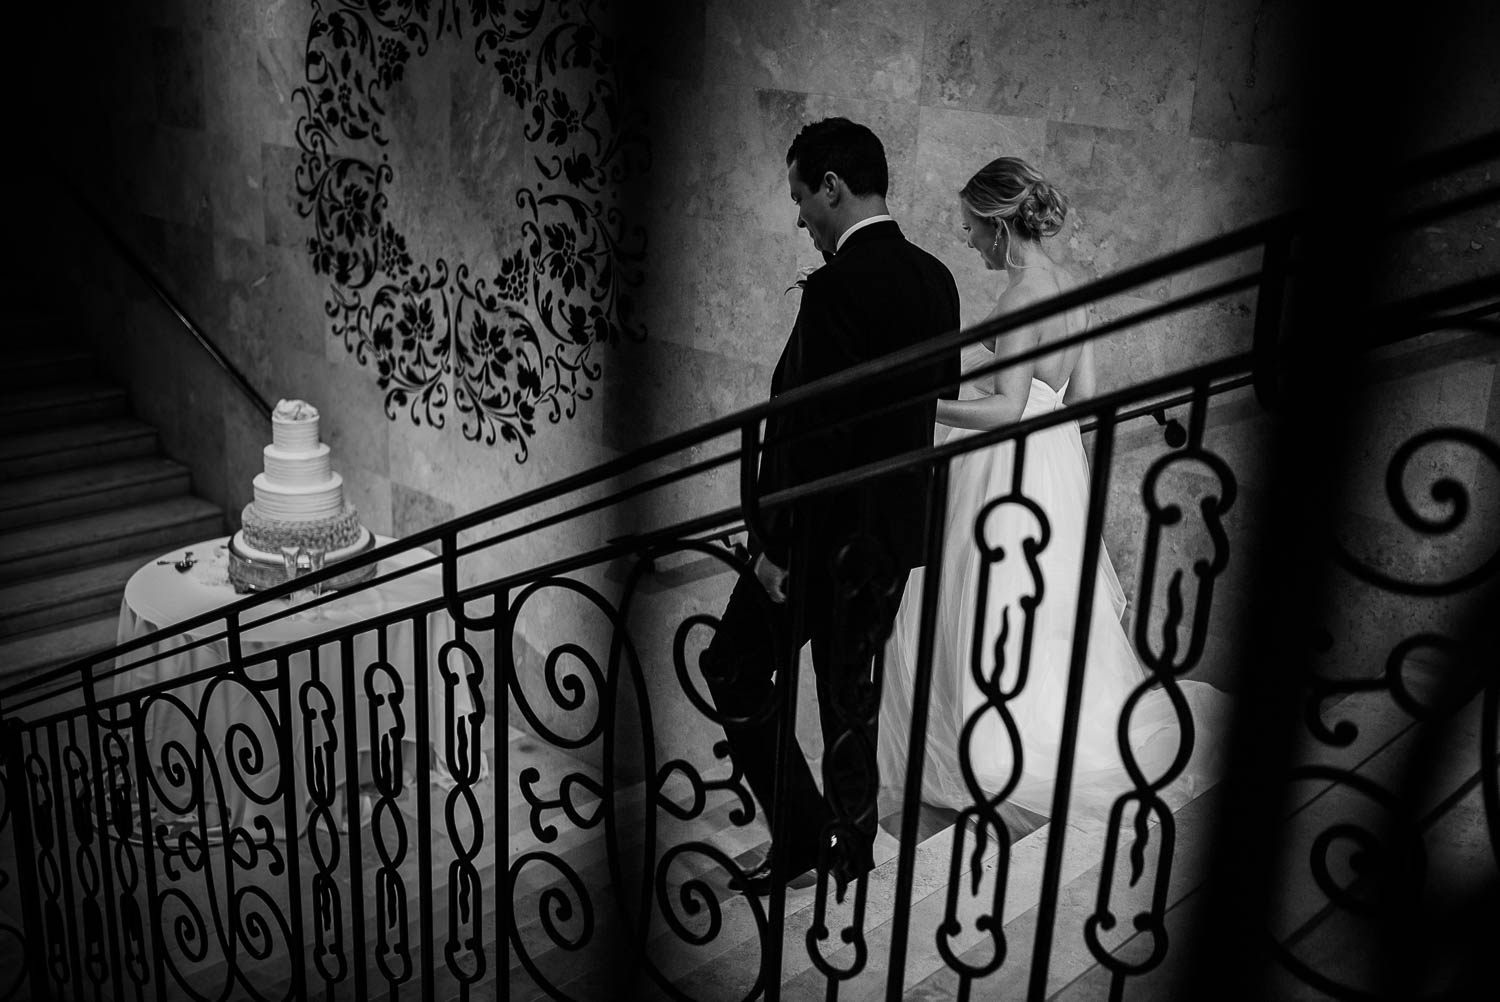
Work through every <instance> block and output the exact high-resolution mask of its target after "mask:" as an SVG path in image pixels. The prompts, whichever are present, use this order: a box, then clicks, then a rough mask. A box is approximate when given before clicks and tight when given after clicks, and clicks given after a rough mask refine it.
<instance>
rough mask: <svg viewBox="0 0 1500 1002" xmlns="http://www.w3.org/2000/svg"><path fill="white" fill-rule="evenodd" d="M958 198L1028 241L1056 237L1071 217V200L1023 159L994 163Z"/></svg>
mask: <svg viewBox="0 0 1500 1002" xmlns="http://www.w3.org/2000/svg"><path fill="white" fill-rule="evenodd" d="M958 197H959V198H961V199H963V200H964V201H965V202H966V203H968V206H969V208H970V209H972V210H973V212H974V215H976V216H979V217H980V218H982V219H990V220H994V221H995V223H996V224H997V225H999V224H1002V223H1003V224H1005V226H1006V227H1007V228H1010V229H1014V230H1015V232H1016V233H1018V234H1020V235H1021V236H1022V237H1025V238H1027V239H1028V240H1040V239H1041V238H1042V237H1050V236H1052V235H1053V234H1054V233H1056V232H1057V231H1058V230H1060V229H1062V224H1063V219H1064V218H1066V217H1067V215H1068V199H1067V197H1066V196H1065V195H1063V193H1062V192H1060V191H1058V190H1057V189H1056V188H1054V187H1052V185H1050V184H1048V183H1047V179H1046V178H1044V177H1042V175H1041V174H1040V173H1039V172H1038V171H1037V169H1036V168H1035V167H1033V166H1031V165H1030V164H1028V163H1027V162H1026V161H1024V160H1022V159H1021V158H1019V157H999V158H998V159H995V160H991V161H990V162H989V163H987V164H985V165H984V167H982V168H981V169H980V170H979V172H978V173H977V174H975V175H974V176H973V177H971V178H969V183H968V184H966V185H964V186H963V189H962V190H961V191H959V193H958Z"/></svg>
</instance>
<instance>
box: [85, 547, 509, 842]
mask: <svg viewBox="0 0 1500 1002" xmlns="http://www.w3.org/2000/svg"><path fill="white" fill-rule="evenodd" d="M388 542H390V540H389V539H385V538H380V539H378V543H379V544H382V545H383V544H385V543H388ZM225 543H227V539H214V540H208V541H206V542H203V543H198V544H194V545H193V546H189V547H185V548H182V549H177V550H172V551H170V552H168V553H166V554H163V555H162V556H161V558H159V559H158V560H154V561H151V562H149V563H147V564H146V565H145V566H144V567H142V568H140V569H139V570H138V571H136V573H135V574H134V575H133V576H132V577H131V579H130V581H129V583H128V584H127V585H126V588H125V596H124V599H123V600H122V602H121V604H120V620H119V630H118V639H119V641H120V642H121V643H124V642H126V641H129V640H134V639H136V638H138V637H142V636H145V635H147V634H149V633H153V632H155V631H157V630H159V629H161V628H163V627H170V626H171V625H172V624H173V623H176V622H181V621H183V620H186V619H188V618H191V617H193V616H196V615H199V614H201V613H204V612H208V611H211V610H212V609H216V608H220V607H222V606H225V605H228V604H230V603H232V602H234V601H236V600H237V599H239V598H241V597H242V596H239V595H236V594H235V592H234V589H233V587H232V586H231V585H230V584H229V581H228V577H227V558H226V555H225V551H224V549H223V547H224V544H225ZM187 551H191V553H192V554H193V556H194V557H195V558H196V559H197V563H195V564H194V565H193V566H192V567H191V568H190V569H189V570H188V571H186V572H179V571H178V570H177V569H176V568H175V567H174V566H173V564H174V562H176V561H178V560H180V559H181V558H182V557H183V555H184V553H185V552H187ZM431 556H432V554H431V553H429V552H428V551H426V550H414V551H408V552H406V553H402V554H399V555H398V556H396V557H395V558H393V559H388V560H384V561H381V563H380V567H379V573H380V574H381V575H385V574H388V573H390V572H391V571H394V570H397V569H399V568H401V567H406V566H410V565H411V564H413V563H418V562H420V561H422V560H425V559H428V558H430V557H431ZM441 592H442V580H441V574H440V572H439V570H438V568H436V567H432V568H428V569H426V570H423V571H419V572H417V573H415V574H412V575H408V576H406V577H403V578H400V579H398V580H396V581H392V582H389V583H387V584H383V585H380V586H379V587H376V588H371V589H367V590H366V591H363V592H360V593H357V594H353V595H349V596H342V597H339V598H337V599H335V600H333V601H331V602H329V603H327V604H326V605H324V606H322V607H321V608H319V609H316V610H311V611H302V612H295V613H293V615H292V616H289V617H283V618H282V619H280V620H277V621H275V622H271V623H265V624H262V625H259V626H255V625H251V626H249V627H247V628H245V629H244V631H243V633H242V636H241V653H242V655H243V658H244V659H245V660H249V659H251V658H253V657H255V656H256V655H258V654H260V653H262V652H264V651H267V650H269V649H271V648H275V647H279V646H281V645H283V644H288V643H296V642H297V641H299V640H305V639H307V638H308V637H312V636H315V635H317V634H320V633H323V632H326V631H328V630H330V629H335V628H337V627H339V626H343V625H347V624H351V623H358V622H362V621H364V620H367V619H368V618H370V617H371V616H376V615H380V614H383V613H388V612H394V611H398V610H400V609H403V608H409V607H412V606H415V605H417V604H419V603H421V602H423V601H425V600H428V599H431V598H434V597H436V596H438V595H440V594H441ZM289 607H290V606H289V603H287V602H282V601H273V602H271V603H269V604H268V605H266V606H264V607H263V608H262V609H257V610H254V611H253V612H252V613H251V614H250V615H249V616H248V617H247V619H248V620H249V621H251V622H252V623H253V621H254V620H256V619H264V618H266V617H267V616H271V615H275V614H277V613H279V612H282V611H284V610H286V609H287V608H289ZM223 627H224V624H223V621H222V620H220V621H216V622H212V623H209V624H208V625H207V626H204V627H201V628H199V629H196V630H193V631H191V633H190V634H177V635H175V636H173V637H170V638H168V639H167V640H166V641H165V643H158V644H152V645H150V646H148V647H147V648H144V649H142V650H138V651H134V652H131V653H130V654H127V655H125V656H124V658H123V659H122V661H123V662H124V663H126V664H129V663H132V662H135V661H139V660H141V659H144V658H150V659H151V660H149V661H148V662H147V663H146V664H143V665H141V666H139V667H136V668H133V669H130V670H129V671H126V672H122V673H121V674H119V675H116V676H115V677H114V679H113V690H114V692H115V694H116V695H121V694H125V693H131V692H137V691H139V690H140V689H141V688H142V687H144V686H149V685H155V684H157V683H164V682H170V681H171V680H172V679H175V678H182V677H184V676H186V675H189V674H191V673H192V672H195V671H197V670H200V669H204V668H208V667H210V666H213V665H220V664H223V663H225V662H226V661H227V659H228V649H227V644H226V642H225V641H224V640H222V639H220V640H215V641H213V642H212V643H209V644H205V645H203V646H200V647H195V648H192V649H191V650H185V651H181V650H175V649H176V648H180V647H182V646H183V645H184V644H185V643H186V642H188V641H187V639H186V638H187V637H188V636H191V637H192V639H198V638H202V637H205V636H208V635H210V634H213V633H216V632H221V631H222V630H223ZM416 632H417V631H416V630H415V629H414V627H413V622H412V620H410V619H404V620H398V621H397V622H395V623H393V624H391V625H390V626H388V627H387V628H386V631H385V633H386V646H385V655H386V657H385V661H384V662H383V663H381V664H379V665H377V662H379V661H380V649H379V638H378V633H377V632H376V631H373V630H367V631H364V632H361V633H358V634H356V635H355V636H354V638H353V641H352V646H351V651H352V654H353V662H352V663H353V682H354V696H353V698H352V699H348V698H346V695H345V692H344V675H345V671H344V662H343V657H342V651H341V645H340V642H338V641H335V642H332V643H327V644H323V645H321V646H320V647H318V648H317V651H316V658H314V657H313V656H312V652H310V651H309V650H307V649H306V648H304V649H302V650H301V651H299V652H297V653H295V654H292V655H290V656H289V657H288V658H287V659H286V664H287V669H288V671H289V672H290V673H291V683H292V689H291V712H292V719H291V726H290V727H287V726H286V723H285V722H284V721H283V720H282V708H281V704H280V695H279V693H278V691H277V687H276V686H274V685H270V686H266V687H261V686H257V685H256V683H258V682H265V683H269V682H271V681H272V680H274V679H275V678H276V672H277V671H278V662H277V661H276V660H274V659H273V660H269V661H266V662H263V663H261V664H258V665H255V666H253V667H250V668H247V669H245V672H244V676H243V677H237V676H225V675H223V674H222V673H221V674H217V675H215V676H212V677H210V678H207V679H203V680H199V681H195V682H191V683H186V684H183V685H179V686H174V687H172V688H170V689H168V690H166V692H165V693H164V695H163V697H162V698H157V699H153V700H150V701H149V702H148V704H147V707H146V719H145V720H144V721H143V724H142V726H143V727H144V732H145V733H144V737H145V742H146V748H147V754H148V757H149V760H150V764H151V766H152V767H153V768H154V770H155V773H156V777H157V782H158V784H159V789H156V790H153V791H152V794H153V800H160V801H162V802H161V803H160V804H158V807H157V811H156V814H157V817H158V819H159V820H166V821H168V822H170V823H172V824H194V823H196V815H197V801H198V800H200V799H201V800H202V802H203V803H204V804H206V805H207V810H208V819H209V823H210V826H214V825H217V823H218V816H217V815H218V805H219V804H222V805H223V808H224V820H226V821H227V822H228V824H229V825H231V826H235V827H242V828H244V827H250V826H251V825H252V824H253V821H254V819H255V817H257V816H264V817H266V818H267V819H268V820H270V821H271V823H272V826H273V827H274V828H276V829H277V830H284V827H285V826H284V824H283V822H282V817H283V813H284V812H283V801H282V799H281V795H280V794H278V793H277V792H276V791H277V788H278V786H279V785H280V783H281V777H280V769H281V768H283V767H285V765H286V763H282V762H280V754H279V745H278V744H277V736H278V734H281V733H284V732H285V731H287V730H290V748H291V754H292V763H291V774H292V778H293V796H292V803H293V815H294V817H293V819H292V824H293V826H294V828H295V830H297V831H301V830H302V829H303V827H304V824H303V821H304V818H305V810H306V807H307V804H308V800H309V796H310V794H312V793H313V792H314V788H313V787H312V786H311V785H310V783H311V782H313V781H316V782H317V783H318V784H319V785H318V787H317V789H319V790H322V791H324V799H326V796H327V791H329V790H336V789H337V788H338V787H340V786H342V785H343V784H344V783H345V782H347V774H348V769H347V758H346V751H345V749H346V743H345V741H346V739H345V731H346V727H347V725H348V722H349V721H348V718H349V715H350V713H351V711H352V713H353V716H354V718H355V731H356V748H357V749H358V751H359V752H360V759H361V765H360V767H359V768H360V773H361V776H360V782H361V784H362V785H364V786H365V787H366V788H369V787H371V786H372V785H373V783H372V773H371V770H372V769H375V768H379V769H381V770H382V774H385V775H394V772H393V768H394V758H393V753H394V752H396V751H397V750H399V751H400V753H401V772H402V773H404V774H405V778H403V779H402V790H403V794H406V793H409V790H410V776H411V775H412V774H413V772H414V770H415V767H416V738H417V734H416V724H415V719H416V713H417V694H416V689H415V685H416V661H417V658H416V655H415V647H414V645H415V643H416ZM452 639H453V623H452V620H451V619H450V618H449V616H448V615H447V613H446V611H441V610H440V611H437V612H433V613H430V614H429V615H428V616H427V617H426V636H425V637H424V638H423V646H424V648H425V650H426V655H427V669H426V675H427V684H428V711H429V712H428V719H429V726H430V730H429V735H430V738H431V748H432V752H431V756H430V761H431V763H432V775H433V778H434V782H435V783H437V784H438V785H439V786H444V787H446V786H451V785H452V782H453V779H452V774H450V772H449V770H448V768H447V761H446V757H447V751H446V747H447V745H448V742H446V741H445V740H444V736H445V734H446V733H447V731H446V728H447V727H448V724H447V717H448V702H449V695H448V693H449V692H450V690H451V692H452V693H453V697H452V703H453V710H454V712H453V720H454V725H453V726H454V733H455V736H456V737H457V736H459V735H461V734H463V733H465V732H466V731H467V729H468V728H470V727H473V722H472V720H471V718H470V716H469V715H470V714H471V713H472V712H473V707H474V705H475V700H474V698H473V695H472V694H471V685H470V683H473V685H474V686H475V687H477V676H476V675H475V674H474V673H475V672H477V669H478V666H477V665H471V664H470V663H469V660H468V659H467V658H466V657H465V656H464V654H463V653H462V651H459V650H456V649H455V650H451V651H450V652H449V660H448V664H449V668H450V671H451V673H452V674H453V675H454V676H455V682H456V684H453V685H451V686H450V682H449V679H448V678H447V677H445V673H444V671H443V661H442V658H443V653H444V647H445V645H447V644H448V643H449V641H450V640H452ZM315 664H316V679H317V681H318V683H320V684H321V688H320V687H319V686H318V685H313V686H309V685H307V683H308V682H309V681H310V680H312V679H314V676H315V672H314V666H315ZM397 678H398V679H399V680H400V684H401V691H402V701H401V703H400V705H399V722H398V713H397V709H398V708H397V707H394V706H393V705H392V701H391V699H390V698H389V695H388V694H390V693H391V692H392V691H393V690H394V689H395V682H394V679H397ZM367 685H370V686H372V687H373V689H374V691H375V692H377V693H381V694H387V695H386V698H385V699H382V700H376V701H373V702H375V703H376V705H375V707H374V709H375V711H376V727H375V730H376V732H377V733H378V734H379V735H380V738H381V740H380V741H379V742H378V743H376V747H374V748H372V741H371V726H370V711H371V708H372V707H371V704H372V700H371V699H370V698H369V696H368V691H369V690H368V689H367ZM324 713H328V714H331V717H330V718H325V717H324V716H323V714H324ZM195 718H196V720H195ZM330 723H331V727H332V731H333V732H334V733H333V735H332V736H333V737H334V742H333V745H332V747H331V748H330V747H329V746H328V745H327V743H326V742H325V737H326V736H327V735H328V730H327V729H326V728H327V727H328V726H329V724H330ZM308 727H310V728H311V734H312V737H313V741H312V745H313V749H312V751H313V753H314V754H313V755H312V756H311V758H310V757H309V755H308V751H309V750H308V748H307V744H308V741H307V737H308ZM485 730H488V728H485ZM398 737H399V740H397V739H398ZM257 745H258V749H257V747H256V746H257ZM486 746H487V745H486V743H485V742H484V741H483V740H482V739H481V740H480V742H479V747H480V748H481V749H483V748H485V747H486ZM454 747H455V748H471V747H472V742H467V741H464V742H460V741H455V742H454ZM257 751H258V754H257ZM372 752H373V754H372ZM372 763H373V764H372ZM177 766H180V767H181V768H177ZM463 768H465V766H464V764H463V763H461V764H460V769H461V770H462V769H463ZM487 773H488V762H487V761H486V760H485V757H484V756H483V754H482V753H481V755H480V773H479V774H480V776H484V775H487ZM322 777H330V778H331V781H332V782H331V785H330V784H329V782H328V781H327V780H325V779H323V778H322ZM199 784H201V790H202V793H201V797H200V795H199V794H198V793H197V792H195V791H196V790H198V789H200V786H199ZM333 809H334V811H335V812H337V814H338V816H340V817H341V816H342V812H343V809H344V808H343V794H342V792H341V791H340V792H339V793H338V794H337V795H336V796H335V798H334V805H333Z"/></svg>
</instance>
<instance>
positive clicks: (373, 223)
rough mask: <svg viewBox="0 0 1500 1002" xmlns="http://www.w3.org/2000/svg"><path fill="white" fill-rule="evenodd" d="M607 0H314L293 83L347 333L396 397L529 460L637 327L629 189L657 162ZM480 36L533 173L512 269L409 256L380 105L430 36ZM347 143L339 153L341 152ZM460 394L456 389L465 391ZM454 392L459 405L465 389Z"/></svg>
mask: <svg viewBox="0 0 1500 1002" xmlns="http://www.w3.org/2000/svg"><path fill="white" fill-rule="evenodd" d="M609 8H610V4H609V3H608V2H605V0H533V2H531V3H525V2H522V3H515V4H512V3H507V2H506V0H334V2H333V3H331V4H324V3H321V2H317V0H315V2H314V4H313V20H312V24H311V28H310V30H309V33H308V39H307V50H306V70H307V84H306V86H304V87H300V88H298V90H297V91H296V95H297V97H298V98H299V99H300V101H301V103H302V106H303V109H304V110H303V112H302V114H301V117H300V118H299V120H298V123H297V142H298V145H299V147H300V161H299V163H298V167H297V176H296V186H297V195H298V201H297V211H298V213H299V214H300V215H302V216H303V217H304V218H310V219H311V220H312V221H313V225H314V232H313V235H312V236H311V237H310V238H309V239H308V242H307V247H308V251H309V253H310V255H311V258H312V264H313V268H314V270H315V271H316V272H317V273H318V274H319V275H323V276H326V277H327V279H328V281H329V283H330V285H329V293H328V298H327V300H326V301H325V303H324V308H325V310H326V312H327V314H328V316H329V318H330V319H331V321H332V329H333V332H334V333H335V334H336V335H337V336H338V337H339V338H340V340H342V342H343V344H344V345H345V347H346V348H347V349H348V350H349V351H350V352H351V353H353V354H354V356H355V357H356V358H357V359H359V361H360V363H361V364H373V365H374V367H375V370H376V372H377V373H378V376H379V379H378V385H379V387H380V388H381V389H382V390H383V391H384V392H385V410H386V414H387V416H388V417H390V418H391V419H392V420H396V419H397V418H398V415H400V414H401V413H402V412H403V411H405V412H406V413H407V414H409V415H410V416H411V418H412V420H413V421H415V422H416V423H418V424H420V423H422V422H423V421H424V420H425V421H427V422H428V423H429V424H431V425H433V426H434V427H443V426H444V425H445V423H446V420H447V413H448V409H449V406H450V404H451V405H453V406H456V407H457V409H458V412H459V414H460V415H462V422H463V423H462V430H463V434H464V437H465V438H468V439H470V440H473V441H482V442H484V443H485V444H487V445H493V444H495V443H496V442H497V441H498V440H501V439H503V440H504V441H505V442H506V443H508V444H510V445H511V446H512V447H513V448H514V449H515V457H516V460H517V461H518V462H525V461H526V458H527V456H528V454H529V444H530V439H531V438H532V437H533V436H534V435H535V434H536V427H537V421H538V418H539V416H541V415H545V416H546V418H547V419H548V420H549V421H551V422H553V423H556V422H559V421H561V420H563V418H564V417H568V418H571V417H573V416H574V414H575V412H576V407H577V403H578V401H580V400H588V399H590V398H591V397H592V396H593V387H592V385H591V384H592V383H593V382H595V381H597V380H598V379H599V377H600V374H601V367H600V363H599V360H598V358H597V355H596V346H597V345H600V344H605V343H617V342H619V341H620V340H621V339H622V338H623V339H626V340H640V339H641V338H643V337H644V336H645V331H644V329H643V328H642V327H641V326H640V325H639V324H637V323H633V322H632V314H633V312H634V304H633V302H632V298H631V295H630V291H631V290H632V289H635V288H637V287H639V285H640V284H641V280H642V276H641V271H640V263H641V261H642V260H643V258H644V255H645V233H644V230H643V229H642V228H641V227H640V226H634V225H631V224H630V223H628V222H627V214H626V212H625V210H624V208H623V207H622V204H621V201H622V192H623V191H624V189H625V188H626V187H627V183H628V182H629V181H631V180H632V179H634V178H637V177H639V176H640V175H641V174H643V173H644V171H645V170H646V169H647V167H648V166H649V163H650V150H649V147H648V143H647V140H646V137H645V133H644V123H643V121H642V120H641V119H640V116H639V115H638V114H635V113H633V112H630V111H627V109H626V102H625V101H623V100H622V96H621V90H622V80H621V74H620V73H619V67H618V64H617V57H618V54H619V46H618V44H617V41H616V39H615V37H614V35H613V34H612V31H611V15H610V10H609ZM466 31H468V32H471V33H472V39H473V41H472V44H473V51H474V56H475V58H476V59H477V60H478V61H479V62H480V63H481V64H483V65H486V66H490V67H493V69H494V72H495V73H496V74H498V77H499V81H500V85H501V88H502V89H503V92H504V94H505V95H506V96H507V97H508V98H511V99H514V101H515V102H516V104H517V106H518V107H519V108H520V110H521V112H522V119H523V121H524V123H525V124H524V133H525V140H526V141H527V143H529V144H532V148H533V150H535V149H536V148H540V149H542V150H544V151H546V152H545V154H537V153H533V155H532V157H531V162H532V165H534V167H535V173H534V174H532V175H531V176H530V177H529V179H528V180H527V182H526V183H524V184H523V185H522V186H521V187H520V188H519V189H518V190H516V191H515V193H514V202H515V205H516V206H517V208H518V209H519V210H520V212H521V216H522V223H521V228H520V233H521V235H522V238H521V240H520V242H519V246H516V247H514V248H513V249H512V250H511V251H510V252H509V253H504V254H502V255H501V256H500V259H499V260H498V261H497V262H493V263H488V264H481V263H478V262H476V263H474V265H472V266H471V265H470V264H469V263H467V262H454V263H453V264H451V265H450V262H449V260H448V259H447V258H446V257H438V258H437V259H436V260H435V261H433V262H431V263H430V264H429V263H427V262H423V261H417V260H414V258H413V254H412V253H411V252H410V251H409V250H408V240H407V237H406V236H405V235H403V234H402V233H401V232H400V230H399V229H398V228H397V227H396V226H395V225H394V223H393V222H392V221H391V219H390V218H389V211H388V210H389V209H390V203H389V186H390V184H391V181H392V179H393V177H394V171H393V169H392V168H391V166H390V163H389V158H388V157H387V156H385V155H381V156H380V158H379V160H378V162H375V160H374V158H373V157H370V156H369V152H368V151H370V150H372V149H379V148H380V147H385V146H387V145H388V144H389V142H390V139H389V137H388V136H387V134H386V132H385V115H386V110H387V107H388V100H389V97H390V94H391V92H392V90H393V88H396V87H399V86H401V83H402V80H403V78H404V76H405V74H406V70H407V67H408V65H409V64H410V63H411V61H412V60H413V59H417V58H420V57H422V56H424V55H426V54H427V52H428V51H429V48H430V46H431V45H432V42H433V40H434V39H440V38H441V37H442V36H443V35H444V34H445V33H447V32H452V33H453V34H454V35H455V36H457V37H458V38H460V39H461V38H463V37H464V33H465V32H466ZM341 147H343V148H342V149H341ZM450 387H451V389H450ZM450 394H451V397H452V399H451V401H450V399H449V398H450Z"/></svg>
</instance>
